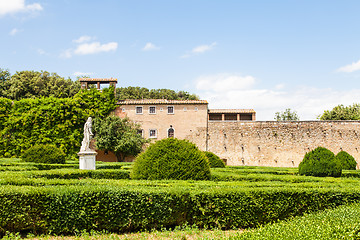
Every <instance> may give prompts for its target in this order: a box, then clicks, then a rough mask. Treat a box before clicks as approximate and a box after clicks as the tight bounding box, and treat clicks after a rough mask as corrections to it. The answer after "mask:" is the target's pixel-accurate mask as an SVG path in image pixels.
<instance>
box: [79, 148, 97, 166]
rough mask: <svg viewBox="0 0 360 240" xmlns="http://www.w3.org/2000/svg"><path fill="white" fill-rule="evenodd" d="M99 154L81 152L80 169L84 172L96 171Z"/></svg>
mask: <svg viewBox="0 0 360 240" xmlns="http://www.w3.org/2000/svg"><path fill="white" fill-rule="evenodd" d="M96 155H97V152H92V151H89V152H79V153H78V156H79V165H80V166H79V168H80V169H83V170H95V162H96Z"/></svg>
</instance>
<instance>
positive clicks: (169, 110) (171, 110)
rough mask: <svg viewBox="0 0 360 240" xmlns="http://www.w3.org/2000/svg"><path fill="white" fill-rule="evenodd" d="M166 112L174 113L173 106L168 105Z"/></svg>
mask: <svg viewBox="0 0 360 240" xmlns="http://www.w3.org/2000/svg"><path fill="white" fill-rule="evenodd" d="M167 109H168V114H174V107H173V106H168V107H167Z"/></svg>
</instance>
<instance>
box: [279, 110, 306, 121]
mask: <svg viewBox="0 0 360 240" xmlns="http://www.w3.org/2000/svg"><path fill="white" fill-rule="evenodd" d="M274 119H275V120H276V121H298V120H300V119H299V116H298V115H297V113H296V111H291V109H290V108H287V109H285V111H284V112H276V113H275V118H274Z"/></svg>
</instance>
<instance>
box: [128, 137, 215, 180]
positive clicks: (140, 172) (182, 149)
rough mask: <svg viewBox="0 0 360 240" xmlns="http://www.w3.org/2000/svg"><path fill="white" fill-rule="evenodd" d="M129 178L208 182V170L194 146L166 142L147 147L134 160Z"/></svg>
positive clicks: (202, 155)
mask: <svg viewBox="0 0 360 240" xmlns="http://www.w3.org/2000/svg"><path fill="white" fill-rule="evenodd" d="M131 177H132V178H135V179H151V180H153V179H179V180H186V179H194V180H206V179H209V178H210V167H209V161H208V159H207V158H206V156H205V154H204V153H203V152H202V151H200V150H199V149H198V148H197V147H196V145H195V144H193V143H191V142H189V141H187V140H179V139H176V138H167V139H163V140H160V141H157V142H156V143H154V144H152V145H150V146H149V147H148V148H147V149H146V151H145V152H144V153H142V154H140V155H139V156H138V157H137V158H136V160H135V164H134V167H133V171H132V173H131Z"/></svg>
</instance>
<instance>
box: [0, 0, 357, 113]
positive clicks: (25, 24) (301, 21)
mask: <svg viewBox="0 0 360 240" xmlns="http://www.w3.org/2000/svg"><path fill="white" fill-rule="evenodd" d="M359 12H360V1H355V0H354V1H351V0H346V1H340V0H338V1H332V0H326V1H325V0H323V1H321V0H302V1H300V0H298V1H296V0H293V1H291V0H277V1H276V0H274V1H268V0H253V1H245V0H244V1H243V0H225V1H220V0H191V1H190V0H181V1H180V0H179V1H176V0H152V1H149V0H128V1H121V0H102V1H94V0H88V1H85V0H73V1H71V0H0V30H1V33H2V34H1V38H0V68H5V69H9V70H10V72H11V73H15V72H16V71H21V70H37V71H40V70H46V71H49V72H56V73H58V74H59V75H61V76H64V77H70V78H72V79H74V80H75V79H76V76H77V75H84V74H85V75H90V76H91V77H101V78H103V77H104V78H107V77H114V78H117V79H118V86H119V87H126V86H141V87H147V88H169V89H174V90H185V91H189V92H191V93H196V94H197V95H199V96H200V98H201V99H206V100H208V101H209V107H210V108H253V109H255V111H256V112H257V119H258V120H273V118H274V114H275V112H277V111H284V110H285V109H286V108H291V109H293V110H296V111H297V113H298V115H299V116H300V119H301V120H311V119H316V117H317V115H319V114H321V113H322V112H323V110H326V109H331V108H332V107H334V106H336V105H338V104H344V105H350V104H352V103H358V102H360V100H359V96H360V82H359V79H360V47H359V46H360V41H359V40H360V28H359V25H360V14H359Z"/></svg>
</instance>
